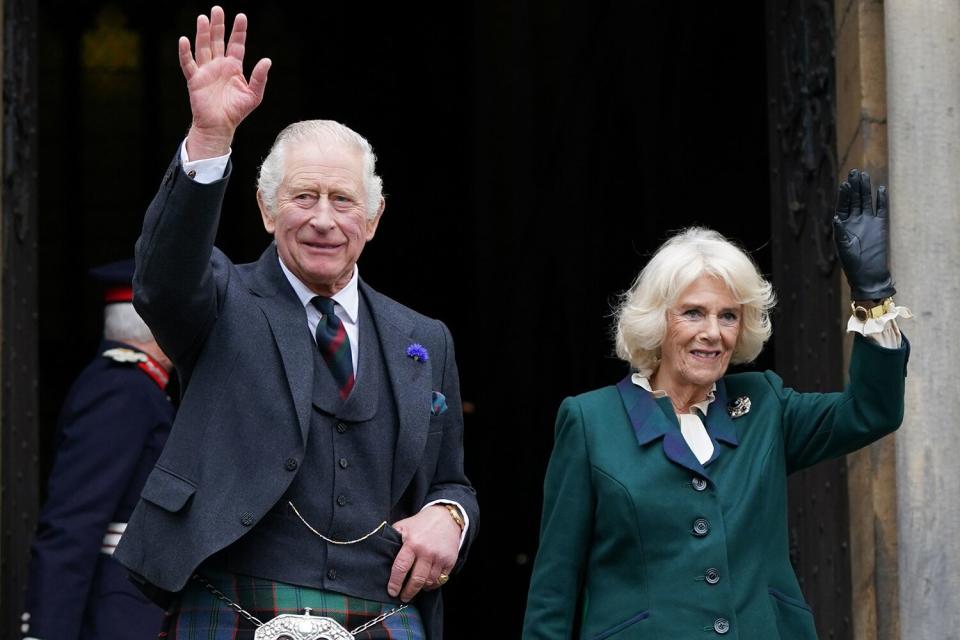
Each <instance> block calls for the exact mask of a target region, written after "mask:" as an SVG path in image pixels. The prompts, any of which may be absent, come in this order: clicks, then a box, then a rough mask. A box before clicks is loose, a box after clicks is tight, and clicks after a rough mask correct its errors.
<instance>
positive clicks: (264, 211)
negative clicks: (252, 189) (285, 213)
mask: <svg viewBox="0 0 960 640" xmlns="http://www.w3.org/2000/svg"><path fill="white" fill-rule="evenodd" d="M257 206H258V207H260V217H261V218H262V219H263V228H264V229H266V230H267V233H269V234H270V235H273V232H274V230H275V229H276V228H277V224H276V221H275V220H274V219H273V214H271V213H270V209H268V208H267V204H266V203H265V202H264V201H263V192H262V191H260V189H257Z"/></svg>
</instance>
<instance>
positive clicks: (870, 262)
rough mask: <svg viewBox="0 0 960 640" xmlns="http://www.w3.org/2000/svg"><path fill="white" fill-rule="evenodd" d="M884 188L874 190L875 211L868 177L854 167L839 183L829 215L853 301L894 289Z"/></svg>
mask: <svg viewBox="0 0 960 640" xmlns="http://www.w3.org/2000/svg"><path fill="white" fill-rule="evenodd" d="M888 223H889V219H888V218H887V188H886V187H884V186H881V187H880V188H879V189H877V211H876V213H874V211H873V200H872V198H871V197H870V176H869V175H868V174H867V173H861V172H859V171H857V170H856V169H852V170H851V171H850V175H849V176H848V177H847V179H846V180H845V181H844V182H843V183H842V184H841V185H840V191H839V193H838V194H837V212H836V215H834V216H833V241H834V244H835V245H836V247H837V257H839V258H840V264H841V265H843V272H844V273H845V274H846V275H847V282H849V283H850V297H851V298H853V299H854V300H859V301H865V300H881V299H883V298H887V297H889V296H892V295H893V294H895V293H896V292H897V290H896V289H895V288H894V286H893V280H892V279H891V278H890V268H889V267H888V266H887V265H888V264H889V261H888V260H887V228H888Z"/></svg>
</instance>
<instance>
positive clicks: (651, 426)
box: [617, 374, 716, 479]
mask: <svg viewBox="0 0 960 640" xmlns="http://www.w3.org/2000/svg"><path fill="white" fill-rule="evenodd" d="M617 390H618V391H619V392H620V398H621V400H622V401H623V406H624V408H625V409H626V411H627V416H628V417H629V418H630V424H631V425H632V426H633V432H634V435H636V437H637V444H639V445H640V446H645V445H648V444H650V443H651V442H653V441H655V440H658V439H660V438H663V454H664V456H666V458H667V460H669V461H670V462H672V463H673V464H676V465H679V466H681V467H683V468H684V469H687V470H689V471H691V472H693V473H696V474H697V475H699V476H702V477H705V478H707V479H709V478H710V476H709V474H708V473H707V471H706V470H705V469H704V468H703V465H702V464H700V461H699V460H697V457H696V456H695V455H693V452H692V451H690V447H688V446H687V443H686V441H684V439H683V434H681V433H680V423H679V422H678V421H677V416H676V414H675V413H674V412H673V406H672V405H671V404H670V398H666V397H664V398H659V399H655V398H654V397H653V395H652V394H651V393H650V392H649V391H647V390H646V389H641V388H640V387H638V386H637V385H635V384H633V382H632V381H631V380H630V375H629V374H628V375H627V377H625V378H624V379H623V380H621V381H620V382H618V383H617ZM714 404H716V403H715V402H714ZM711 406H712V405H711Z"/></svg>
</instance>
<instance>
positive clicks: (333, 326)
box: [310, 296, 355, 400]
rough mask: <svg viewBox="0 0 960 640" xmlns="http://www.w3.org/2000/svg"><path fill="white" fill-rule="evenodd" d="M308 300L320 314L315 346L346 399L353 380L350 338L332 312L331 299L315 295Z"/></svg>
mask: <svg viewBox="0 0 960 640" xmlns="http://www.w3.org/2000/svg"><path fill="white" fill-rule="evenodd" d="M310 302H311V304H313V306H314V307H316V308H317V310H318V311H319V312H320V314H321V316H322V317H321V318H320V322H318V323H317V333H316V337H317V347H318V348H319V349H320V355H322V356H323V360H324V362H326V363H327V366H328V367H329V368H330V373H332V374H333V379H334V380H336V382H337V385H338V386H339V388H340V397H341V398H343V399H344V400H346V398H347V396H349V395H350V391H351V390H352V389H353V384H354V382H355V378H354V373H353V354H352V353H351V351H350V338H348V337H347V330H346V328H344V326H343V322H341V320H340V318H338V317H337V314H336V313H334V312H333V300H331V299H330V298H324V297H323V296H316V297H314V298H313V299H312V300H311V301H310Z"/></svg>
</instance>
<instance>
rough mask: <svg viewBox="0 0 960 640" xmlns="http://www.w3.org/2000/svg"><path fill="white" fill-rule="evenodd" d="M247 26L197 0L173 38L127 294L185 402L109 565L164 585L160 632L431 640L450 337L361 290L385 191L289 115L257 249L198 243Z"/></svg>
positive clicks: (458, 459) (455, 506)
mask: <svg viewBox="0 0 960 640" xmlns="http://www.w3.org/2000/svg"><path fill="white" fill-rule="evenodd" d="M246 29H247V20H246V17H245V16H244V15H243V14H238V15H237V17H236V19H235V20H234V24H233V27H232V29H231V33H230V36H229V39H228V40H227V41H226V42H225V31H226V26H225V21H224V14H223V11H222V10H221V9H220V8H219V7H214V8H213V10H212V11H211V14H210V17H209V18H207V16H200V17H199V18H198V19H197V32H196V40H195V46H194V48H193V51H192V52H191V47H190V42H189V40H188V39H187V38H181V39H180V65H181V68H182V70H183V73H184V76H185V77H186V80H187V88H188V92H189V96H190V106H191V110H192V114H193V121H192V126H191V128H190V130H189V133H188V135H187V138H186V141H185V143H184V144H183V146H182V147H181V149H180V150H179V152H178V155H177V157H176V158H175V160H174V162H173V164H172V165H171V167H170V169H169V170H168V171H167V173H166V175H165V177H164V179H163V183H162V186H161V188H160V191H159V193H158V194H157V196H156V197H155V199H154V200H153V202H152V204H151V205H150V208H149V209H148V211H147V214H146V218H145V220H144V226H143V233H142V235H141V237H140V239H139V241H138V242H137V252H136V256H137V276H136V279H135V281H134V285H135V303H136V305H137V308H138V310H139V311H140V313H141V315H143V317H144V318H145V319H146V321H147V322H148V324H150V326H151V327H152V329H153V330H154V332H155V334H156V335H157V337H158V340H159V342H160V344H161V345H162V346H163V347H164V349H165V350H166V352H167V353H169V354H170V356H171V358H172V359H173V361H174V363H175V364H176V366H177V369H178V371H179V373H180V375H181V379H182V381H183V387H184V393H183V398H182V403H181V408H180V412H179V414H178V417H177V420H176V422H175V424H174V428H173V431H172V433H171V436H170V440H169V442H168V445H167V448H166V449H165V451H164V454H163V456H162V457H161V459H160V460H159V462H158V463H157V466H156V468H155V470H154V471H153V473H152V474H151V475H150V477H149V479H148V480H147V484H146V486H145V487H144V490H143V493H142V500H141V502H140V504H139V505H138V507H137V509H136V511H135V512H134V514H133V516H132V517H131V520H130V524H129V526H128V528H127V531H126V534H125V535H124V537H123V540H122V541H121V544H120V546H119V548H118V549H117V553H116V557H117V558H118V559H119V560H120V561H121V562H123V563H124V564H126V565H127V567H128V568H129V569H130V570H131V572H132V574H133V575H134V578H135V580H138V581H140V582H141V583H142V584H143V587H144V589H145V590H146V591H147V592H150V593H153V594H155V595H156V596H157V598H158V599H160V598H162V597H163V596H164V594H165V593H170V592H173V593H176V594H178V595H177V597H176V598H175V599H173V600H170V602H171V603H172V606H171V609H170V614H171V615H170V616H168V622H167V629H166V632H167V636H166V637H167V638H184V637H204V638H231V639H233V638H253V637H256V638H258V639H259V638H281V637H296V638H320V637H325V638H349V637H362V638H392V639H395V640H396V639H403V638H408V639H413V638H423V637H426V638H434V639H436V638H440V637H441V636H442V630H441V629H442V626H441V623H442V619H441V603H440V598H439V592H438V591H436V590H435V589H436V588H437V587H439V586H441V585H443V584H444V583H445V582H446V581H447V580H448V578H449V576H450V574H451V573H452V572H453V571H454V569H455V568H456V567H457V566H458V565H459V563H461V562H462V561H463V558H464V556H465V555H466V551H467V548H468V546H469V542H470V540H471V538H472V537H473V536H474V535H475V533H476V528H477V515H478V513H477V503H476V498H475V495H474V491H473V489H472V488H471V486H470V484H469V481H468V480H467V478H466V477H465V476H464V473H463V450H462V440H463V419H462V414H461V409H460V393H459V383H458V377H457V368H456V363H455V360H454V355H453V346H452V341H451V338H450V334H449V332H448V331H447V328H446V327H445V326H444V325H443V324H442V323H441V322H439V321H437V320H431V319H429V318H426V317H424V316H421V315H419V314H417V313H415V312H413V311H411V310H410V309H408V308H406V307H404V306H402V305H400V304H398V303H396V302H394V301H393V300H391V299H389V298H387V297H385V296H383V295H381V294H379V293H377V292H376V291H374V290H373V289H372V288H370V287H369V286H368V285H367V284H366V283H364V282H363V281H362V280H360V279H359V277H358V273H357V266H356V263H357V259H358V258H359V257H360V254H361V252H362V251H363V248H364V245H365V244H366V242H367V241H369V240H370V239H372V238H373V236H374V233H375V231H376V229H377V224H378V223H379V221H380V217H381V215H382V214H383V209H384V199H383V196H382V194H381V181H380V178H379V177H378V176H377V175H376V173H375V167H374V163H375V157H374V155H373V151H372V149H371V147H370V145H369V143H367V141H366V140H365V139H364V138H363V137H361V136H360V135H358V134H357V133H355V132H353V131H352V130H350V129H348V128H347V127H345V126H344V125H341V124H338V123H336V122H331V121H308V122H299V123H295V124H293V125H290V126H289V127H287V128H286V129H285V130H284V131H282V132H281V133H280V135H279V136H278V137H277V140H276V142H275V143H274V146H273V149H272V150H271V151H270V154H269V156H268V157H267V159H266V160H265V161H264V162H263V165H262V167H261V170H260V179H259V185H258V191H257V201H258V204H259V207H260V211H261V214H262V217H263V224H264V227H265V228H266V230H267V231H268V232H269V233H270V234H272V235H273V237H274V242H273V243H272V244H271V245H270V246H269V247H268V248H267V250H266V251H265V252H264V253H263V255H262V256H261V257H260V259H259V260H258V261H257V262H255V263H252V264H244V265H235V264H233V263H232V262H231V261H230V260H229V259H228V258H227V257H226V256H225V255H224V254H223V253H221V252H220V251H219V250H218V249H216V248H215V247H214V246H213V239H214V236H215V235H216V230H217V225H218V221H219V216H220V204H221V200H222V198H223V194H224V191H225V189H226V182H227V179H228V178H229V175H230V163H229V157H228V156H229V151H230V145H231V141H232V140H233V136H234V132H235V130H236V128H237V125H239V124H240V122H241V121H242V120H243V119H244V118H245V117H246V116H247V115H249V114H250V112H252V111H253V109H254V108H256V107H257V105H258V104H259V103H260V101H261V100H262V98H263V93H264V88H265V85H266V81H267V72H268V70H269V67H270V61H269V60H267V59H263V60H260V61H259V62H258V63H257V64H256V65H255V67H254V68H253V70H252V72H251V74H250V77H249V80H247V79H246V78H245V76H244V74H243V65H242V62H243V53H244V45H245V40H246ZM407 603H409V604H411V605H413V606H409V607H407V606H406V604H407ZM285 625H286V626H285ZM290 625H292V626H290ZM283 629H287V631H284V630H283ZM290 629H297V630H298V631H297V632H298V633H301V635H296V636H291V635H289V634H290V631H289V630H290ZM347 631H349V633H347ZM254 633H256V635H254ZM284 634H287V635H284ZM351 634H352V635H351Z"/></svg>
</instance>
